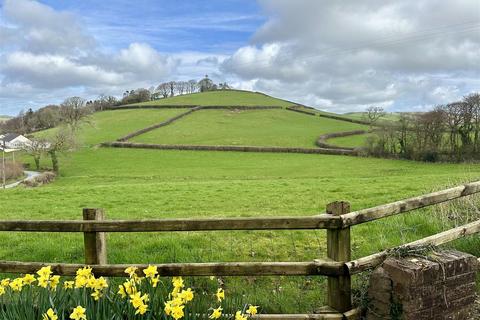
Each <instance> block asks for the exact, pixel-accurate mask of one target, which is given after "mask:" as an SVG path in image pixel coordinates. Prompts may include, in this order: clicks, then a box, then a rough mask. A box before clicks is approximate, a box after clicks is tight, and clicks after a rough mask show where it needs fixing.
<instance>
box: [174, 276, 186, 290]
mask: <svg viewBox="0 0 480 320" xmlns="http://www.w3.org/2000/svg"><path fill="white" fill-rule="evenodd" d="M172 284H173V286H174V287H175V288H183V287H184V286H185V285H184V284H183V279H182V277H173V279H172Z"/></svg>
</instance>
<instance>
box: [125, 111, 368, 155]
mask: <svg viewBox="0 0 480 320" xmlns="http://www.w3.org/2000/svg"><path fill="white" fill-rule="evenodd" d="M367 128H368V127H367V126H363V125H359V124H354V123H350V122H344V121H338V120H332V119H326V118H320V117H313V116H308V115H304V114H301V113H295V112H292V111H287V110H281V109H274V110H241V111H239V110H203V111H199V112H195V113H193V114H191V115H189V116H188V117H186V118H185V119H182V120H181V121H178V122H175V123H173V124H171V125H169V126H167V127H163V128H159V129H156V130H153V131H150V132H148V133H145V134H143V135H140V136H138V137H135V138H134V139H133V140H132V141H134V142H145V143H160V144H195V145H253V146H279V147H315V141H316V139H317V138H318V136H319V135H321V134H324V133H330V132H339V131H349V130H358V129H367Z"/></svg>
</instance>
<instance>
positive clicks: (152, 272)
mask: <svg viewBox="0 0 480 320" xmlns="http://www.w3.org/2000/svg"><path fill="white" fill-rule="evenodd" d="M143 273H144V274H145V277H147V278H150V279H153V278H154V277H155V276H156V275H157V274H158V271H157V267H156V266H151V265H149V266H148V267H147V268H146V269H143Z"/></svg>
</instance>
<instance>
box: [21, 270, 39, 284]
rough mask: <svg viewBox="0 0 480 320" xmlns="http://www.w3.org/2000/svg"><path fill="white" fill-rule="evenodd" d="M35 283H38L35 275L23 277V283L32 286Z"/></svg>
mask: <svg viewBox="0 0 480 320" xmlns="http://www.w3.org/2000/svg"><path fill="white" fill-rule="evenodd" d="M35 281H36V279H35V277H34V276H33V274H29V273H27V274H26V275H25V276H23V283H24V284H27V285H30V284H32V283H34V282H35Z"/></svg>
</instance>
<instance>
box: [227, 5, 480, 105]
mask: <svg viewBox="0 0 480 320" xmlns="http://www.w3.org/2000/svg"><path fill="white" fill-rule="evenodd" d="M260 3H261V4H262V6H263V7H264V9H265V11H266V12H267V13H268V14H269V15H270V17H271V18H270V19H269V20H268V21H267V22H266V23H265V25H263V26H262V27H261V28H260V29H259V30H258V32H257V33H256V34H255V35H254V37H253V39H252V43H251V44H249V45H247V46H244V47H242V48H239V49H238V50H237V51H236V52H235V53H234V54H233V55H232V56H231V57H230V59H227V60H226V61H225V62H224V64H223V66H222V67H223V70H224V71H225V72H228V73H231V74H232V75H234V76H236V77H238V78H239V82H241V81H246V82H247V83H249V84H252V83H254V85H253V89H256V90H265V91H267V92H269V93H272V94H274V95H279V96H282V97H285V98H289V99H293V100H295V99H296V100H299V101H302V102H304V103H307V104H308V103H315V104H314V105H315V106H316V107H319V108H323V109H330V110H332V111H338V112H341V111H352V110H359V109H362V108H364V107H365V106H368V105H371V104H375V105H384V106H390V108H392V109H395V108H404V107H406V104H407V103H412V102H413V104H412V105H422V106H423V107H424V108H428V107H429V106H431V105H433V104H436V103H441V102H448V101H451V100H453V99H457V98H459V97H461V96H462V95H463V94H465V93H466V92H468V90H472V85H471V83H470V85H469V83H466V82H465V81H464V79H466V78H475V77H479V76H480V32H479V31H480V28H479V26H480V3H479V2H478V1H476V0H462V1H455V2H448V3H442V5H439V4H438V1H435V0H408V1H401V2H389V1H381V0H367V1H356V0H350V1H334V0H330V1H313V0H298V1H288V0H276V1H272V0H261V1H260ZM414 77H424V78H425V81H424V82H423V83H422V86H421V87H420V88H421V90H420V89H419V86H418V84H417V83H415V81H412V79H413V78H414ZM477 84H478V82H477ZM473 89H476V90H478V87H476V88H475V87H474V88H473Z"/></svg>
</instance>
